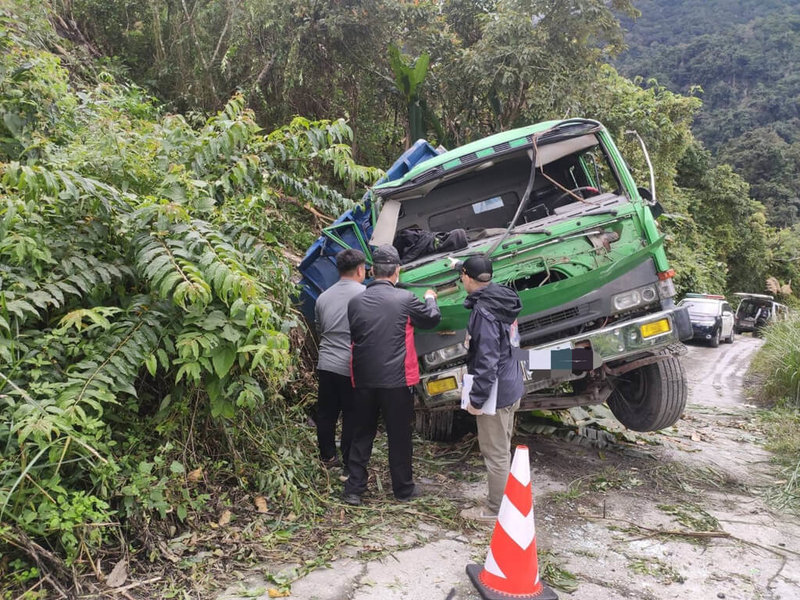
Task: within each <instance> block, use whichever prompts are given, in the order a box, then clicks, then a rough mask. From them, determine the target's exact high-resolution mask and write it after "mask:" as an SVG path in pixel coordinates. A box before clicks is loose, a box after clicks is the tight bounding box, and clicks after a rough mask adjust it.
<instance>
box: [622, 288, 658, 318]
mask: <svg viewBox="0 0 800 600" xmlns="http://www.w3.org/2000/svg"><path fill="white" fill-rule="evenodd" d="M656 298H658V292H656V288H655V286H653V285H646V286H643V287H640V288H636V289H635V290H630V291H628V292H623V293H621V294H617V295H616V296H613V297H612V298H611V305H612V306H613V307H614V309H615V310H616V311H618V312H622V311H624V310H630V309H631V308H636V307H637V306H646V305H648V304H651V303H652V302H654V301H655V300H656Z"/></svg>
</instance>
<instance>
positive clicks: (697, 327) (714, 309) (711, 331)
mask: <svg viewBox="0 0 800 600" xmlns="http://www.w3.org/2000/svg"><path fill="white" fill-rule="evenodd" d="M678 306H685V307H686V308H687V309H688V310H689V319H690V320H691V322H692V339H693V340H702V341H704V342H708V343H709V344H710V345H711V347H712V348H716V347H717V346H719V342H720V340H725V341H726V342H727V343H729V344H732V343H733V339H734V337H735V335H736V332H735V330H734V326H733V310H732V309H731V305H730V304H728V302H727V301H726V300H725V296H720V295H717V294H686V297H685V298H684V299H683V300H681V301H680V302H679V303H678Z"/></svg>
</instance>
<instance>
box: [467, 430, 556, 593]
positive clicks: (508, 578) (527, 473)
mask: <svg viewBox="0 0 800 600" xmlns="http://www.w3.org/2000/svg"><path fill="white" fill-rule="evenodd" d="M467 575H469V578H470V579H471V580H472V583H473V584H474V585H475V587H476V588H477V590H478V592H479V593H480V595H481V597H482V598H483V599H484V600H500V599H503V598H506V599H507V598H519V599H527V598H532V599H536V600H557V599H558V596H556V594H555V592H553V590H551V589H550V588H549V587H548V586H547V585H546V584H545V583H544V582H543V581H542V580H541V579H540V578H539V560H538V558H537V556H536V526H535V525H534V522H533V492H532V490H531V468H530V463H529V462H528V447H527V446H517V449H516V451H515V452H514V460H513V461H512V462H511V472H510V473H509V474H508V480H507V481H506V489H505V492H504V494H503V501H502V503H501V504H500V511H499V512H498V513H497V522H496V523H495V525H494V532H493V533H492V541H491V543H490V544H489V554H488V555H487V556H486V562H485V563H484V565H483V569H481V567H480V565H476V564H471V565H467Z"/></svg>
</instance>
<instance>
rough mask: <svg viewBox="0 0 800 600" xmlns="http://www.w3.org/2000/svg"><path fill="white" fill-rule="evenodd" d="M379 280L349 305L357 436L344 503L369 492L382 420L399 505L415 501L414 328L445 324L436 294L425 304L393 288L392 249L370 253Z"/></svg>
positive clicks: (396, 260)
mask: <svg viewBox="0 0 800 600" xmlns="http://www.w3.org/2000/svg"><path fill="white" fill-rule="evenodd" d="M372 261H373V269H374V271H375V280H374V281H373V282H372V283H370V284H369V285H368V286H367V289H366V291H365V292H364V293H363V294H360V295H358V296H356V297H355V298H353V299H352V300H350V305H349V307H348V309H347V312H348V318H349V320H350V338H351V340H352V352H353V358H352V377H353V387H354V388H355V399H354V403H353V404H354V408H353V416H354V421H355V431H354V435H353V443H352V445H351V447H350V458H349V461H348V467H349V469H350V477H349V478H348V479H347V481H346V482H345V484H344V501H345V502H347V503H348V504H353V505H358V504H361V495H362V494H363V493H364V491H365V490H366V488H367V465H368V464H369V458H370V455H371V454H372V444H373V442H374V440H375V434H376V433H377V431H378V415H379V414H383V422H384V424H385V425H386V436H387V438H388V441H389V470H390V472H391V476H392V491H393V492H394V496H395V498H397V499H398V500H409V499H411V498H412V497H414V496H416V487H415V485H414V479H413V476H412V472H411V456H412V445H411V419H412V417H413V416H414V397H413V395H412V386H414V385H416V384H417V383H419V364H418V362H417V351H416V349H415V348H414V327H421V328H423V329H429V328H431V327H435V326H436V325H437V324H438V323H439V320H440V319H441V316H442V315H441V313H440V312H439V307H438V306H437V304H436V292H434V291H433V290H427V291H426V292H425V295H424V296H425V302H422V301H420V300H419V298H417V297H416V296H415V295H414V294H412V293H411V292H409V291H408V290H402V289H399V288H397V287H395V284H396V283H397V280H398V278H399V276H400V255H399V254H398V253H397V250H396V249H395V247H394V246H388V245H387V246H380V247H378V248H376V249H375V251H374V252H373V253H372Z"/></svg>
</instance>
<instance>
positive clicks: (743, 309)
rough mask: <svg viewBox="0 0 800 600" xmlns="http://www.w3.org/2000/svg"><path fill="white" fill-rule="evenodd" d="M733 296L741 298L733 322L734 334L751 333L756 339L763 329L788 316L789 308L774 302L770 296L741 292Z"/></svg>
mask: <svg viewBox="0 0 800 600" xmlns="http://www.w3.org/2000/svg"><path fill="white" fill-rule="evenodd" d="M734 296H738V297H739V298H741V301H740V302H739V306H738V307H737V308H736V317H735V320H734V329H735V330H736V333H744V332H746V331H751V332H752V333H753V335H754V336H756V337H758V336H760V335H761V331H762V329H764V327H766V326H767V325H769V324H770V323H773V322H775V321H780V320H782V319H785V318H786V317H787V316H788V315H789V307H788V306H786V305H785V304H781V303H780V302H775V299H774V298H773V297H772V296H768V295H766V294H746V293H743V292H737V293H735V294H734Z"/></svg>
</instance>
